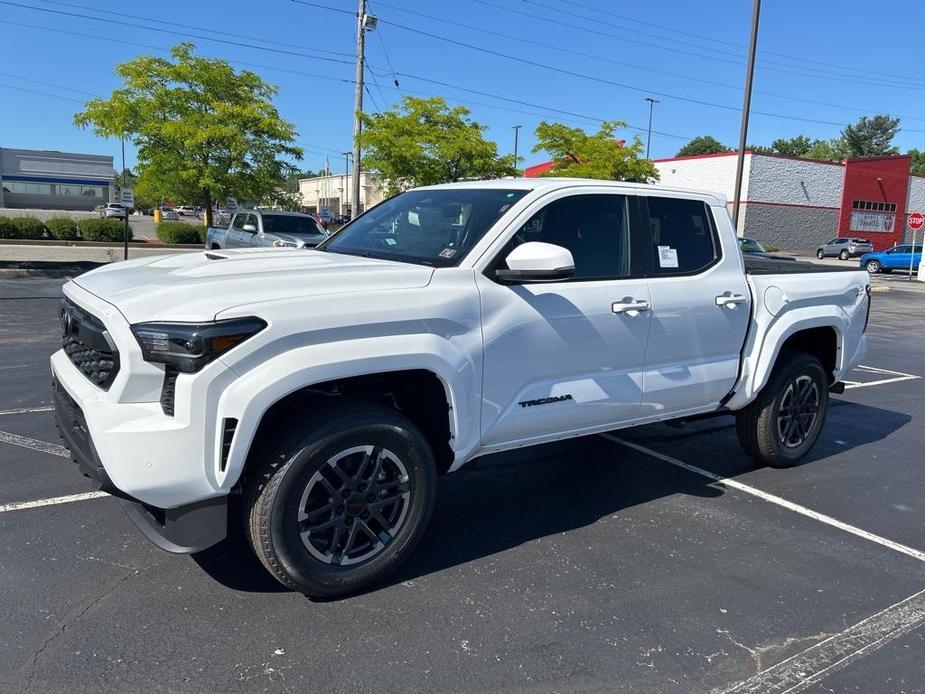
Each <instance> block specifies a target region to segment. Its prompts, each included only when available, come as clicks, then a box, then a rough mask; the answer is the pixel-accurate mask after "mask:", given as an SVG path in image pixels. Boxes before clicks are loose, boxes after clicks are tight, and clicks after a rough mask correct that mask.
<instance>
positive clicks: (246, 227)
mask: <svg viewBox="0 0 925 694" xmlns="http://www.w3.org/2000/svg"><path fill="white" fill-rule="evenodd" d="M241 229H242V230H243V231H249V232H250V233H252V234H256V233H257V227H255V226H254V225H253V224H245V225H244V226H243V227H241Z"/></svg>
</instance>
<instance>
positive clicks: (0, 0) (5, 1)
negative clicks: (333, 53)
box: [0, 0, 352, 64]
mask: <svg viewBox="0 0 925 694" xmlns="http://www.w3.org/2000/svg"><path fill="white" fill-rule="evenodd" d="M0 5H7V6H9V7H18V8H21V9H25V10H33V11H35V12H45V13H48V14H55V15H63V16H66V17H74V18H77V19H89V20H92V21H95V22H104V23H106V24H115V25H118V26H127V27H131V28H133V29H145V30H146V31H156V32H160V33H163V34H174V35H177V36H183V37H185V38H194V39H198V40H200V41H213V42H215V43H222V44H227V45H231V46H236V47H238V48H252V49H254V50H258V51H266V52H268V53H278V54H281V55H293V56H297V57H299V58H308V59H311V60H323V61H326V62H330V63H339V64H351V62H352V61H348V60H339V59H337V58H328V57H326V56H321V55H312V54H310V53H303V52H301V51H290V50H283V49H281V48H271V47H269V46H261V45H258V44H253V43H244V42H242V41H240V40H235V41H230V40H225V39H218V38H213V37H211V36H203V35H202V34H193V33H189V32H183V31H176V30H173V29H163V28H161V27H153V26H145V25H140V24H131V23H129V22H120V21H118V20H116V19H106V18H104V17H93V16H91V15H86V14H79V13H76V12H67V11H65V10H53V9H51V8H48V7H34V6H32V5H23V4H22V3H18V2H11V0H0Z"/></svg>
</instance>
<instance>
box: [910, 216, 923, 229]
mask: <svg viewBox="0 0 925 694" xmlns="http://www.w3.org/2000/svg"><path fill="white" fill-rule="evenodd" d="M923 226H925V214H922V213H921V212H913V213H912V214H910V215H909V228H910V229H912V231H918V230H919V229H921V228H922V227H923Z"/></svg>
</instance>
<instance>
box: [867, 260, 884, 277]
mask: <svg viewBox="0 0 925 694" xmlns="http://www.w3.org/2000/svg"><path fill="white" fill-rule="evenodd" d="M864 269H865V270H867V272H869V273H870V274H872V275H876V274H877V273H878V272H880V270H881V269H882V268H881V266H880V261H879V260H868V261H867V263H865V265H864Z"/></svg>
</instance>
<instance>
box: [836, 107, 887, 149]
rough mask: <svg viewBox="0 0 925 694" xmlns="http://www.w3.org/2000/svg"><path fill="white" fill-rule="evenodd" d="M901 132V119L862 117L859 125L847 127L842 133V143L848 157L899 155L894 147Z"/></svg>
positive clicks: (882, 115)
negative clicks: (894, 140) (895, 140)
mask: <svg viewBox="0 0 925 694" xmlns="http://www.w3.org/2000/svg"><path fill="white" fill-rule="evenodd" d="M898 132H899V118H891V117H890V116H887V115H884V114H879V115H876V116H874V117H873V118H868V117H867V116H861V118H860V119H859V120H858V122H857V123H854V124H853V125H846V126H845V129H844V130H842V131H841V142H842V144H843V145H844V149H845V155H846V156H848V157H882V156H886V155H890V154H898V153H899V149H898V148H897V147H894V146H893V145H892V142H893V138H894V137H896V133H898Z"/></svg>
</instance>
